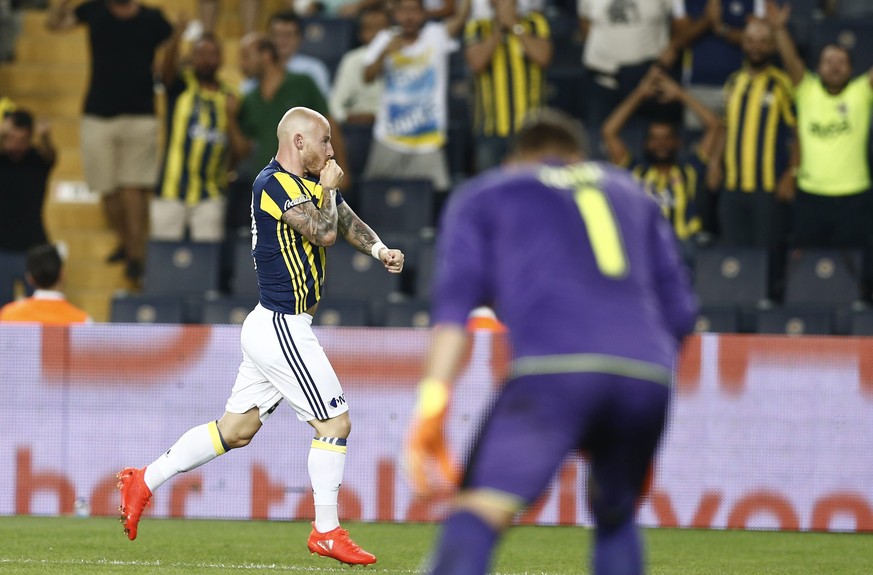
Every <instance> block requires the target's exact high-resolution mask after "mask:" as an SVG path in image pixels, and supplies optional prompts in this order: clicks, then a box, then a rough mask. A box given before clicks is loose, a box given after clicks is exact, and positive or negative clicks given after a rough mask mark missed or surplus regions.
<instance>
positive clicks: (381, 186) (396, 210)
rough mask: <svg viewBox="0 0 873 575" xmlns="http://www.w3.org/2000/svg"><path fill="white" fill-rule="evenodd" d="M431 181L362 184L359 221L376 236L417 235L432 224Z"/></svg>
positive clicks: (371, 182) (394, 181)
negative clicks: (367, 226) (391, 234)
mask: <svg viewBox="0 0 873 575" xmlns="http://www.w3.org/2000/svg"><path fill="white" fill-rule="evenodd" d="M433 195H434V190H433V184H432V183H431V182H430V180H368V181H366V182H363V183H362V184H361V188H360V204H361V206H360V210H359V211H358V213H359V215H360V216H361V219H363V220H364V221H365V222H367V223H368V224H369V225H370V226H371V227H372V228H373V229H374V230H376V232H377V233H418V232H420V231H421V229H422V228H426V227H429V226H431V225H433V205H434V197H433Z"/></svg>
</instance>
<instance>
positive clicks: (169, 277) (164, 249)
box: [143, 241, 221, 295]
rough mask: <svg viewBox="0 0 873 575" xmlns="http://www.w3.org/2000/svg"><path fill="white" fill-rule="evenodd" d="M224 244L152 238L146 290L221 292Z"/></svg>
mask: <svg viewBox="0 0 873 575" xmlns="http://www.w3.org/2000/svg"><path fill="white" fill-rule="evenodd" d="M220 269H221V244H217V243H216V244H212V243H194V242H156V241H151V242H149V247H148V254H147V255H146V269H145V279H144V282H143V287H144V293H147V294H150V295H203V294H208V293H211V292H212V293H217V292H218V288H219V276H220Z"/></svg>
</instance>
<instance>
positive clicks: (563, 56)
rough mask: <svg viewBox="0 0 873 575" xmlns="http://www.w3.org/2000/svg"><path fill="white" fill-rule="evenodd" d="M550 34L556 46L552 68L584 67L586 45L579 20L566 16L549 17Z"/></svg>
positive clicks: (553, 15) (555, 15) (554, 15)
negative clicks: (583, 58)
mask: <svg viewBox="0 0 873 575" xmlns="http://www.w3.org/2000/svg"><path fill="white" fill-rule="evenodd" d="M548 21H549V32H550V33H551V37H552V43H553V44H554V46H555V51H554V55H553V56H552V62H551V67H554V68H573V67H579V66H581V65H582V50H583V48H584V47H585V43H584V42H583V41H582V35H581V32H580V30H579V20H578V18H574V17H572V16H568V15H566V14H552V15H549V16H548Z"/></svg>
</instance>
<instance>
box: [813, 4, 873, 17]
mask: <svg viewBox="0 0 873 575" xmlns="http://www.w3.org/2000/svg"><path fill="white" fill-rule="evenodd" d="M807 1H809V0H807ZM837 16H839V17H840V18H866V19H867V20H869V19H870V18H873V3H871V2H870V0H840V1H839V2H837Z"/></svg>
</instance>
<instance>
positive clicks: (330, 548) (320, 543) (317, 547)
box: [306, 523, 376, 565]
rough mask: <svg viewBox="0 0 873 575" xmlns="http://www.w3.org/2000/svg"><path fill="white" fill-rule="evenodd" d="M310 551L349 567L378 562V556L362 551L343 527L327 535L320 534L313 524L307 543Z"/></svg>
mask: <svg viewBox="0 0 873 575" xmlns="http://www.w3.org/2000/svg"><path fill="white" fill-rule="evenodd" d="M306 545H307V546H308V547H309V551H311V552H312V553H316V554H318V555H321V556H322V557H330V558H331V559H336V560H337V561H339V562H341V563H347V564H348V565H370V564H373V563H375V562H376V556H375V555H373V554H372V553H368V552H366V551H364V550H363V549H361V548H360V547H359V546H358V544H357V543H355V542H354V541H352V538H351V537H349V532H348V531H346V530H345V529H343V528H342V527H337V528H336V529H332V530H330V531H328V532H327V533H319V532H318V531H316V530H315V523H313V524H312V533H310V534H309V540H308V541H307V542H306Z"/></svg>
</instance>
